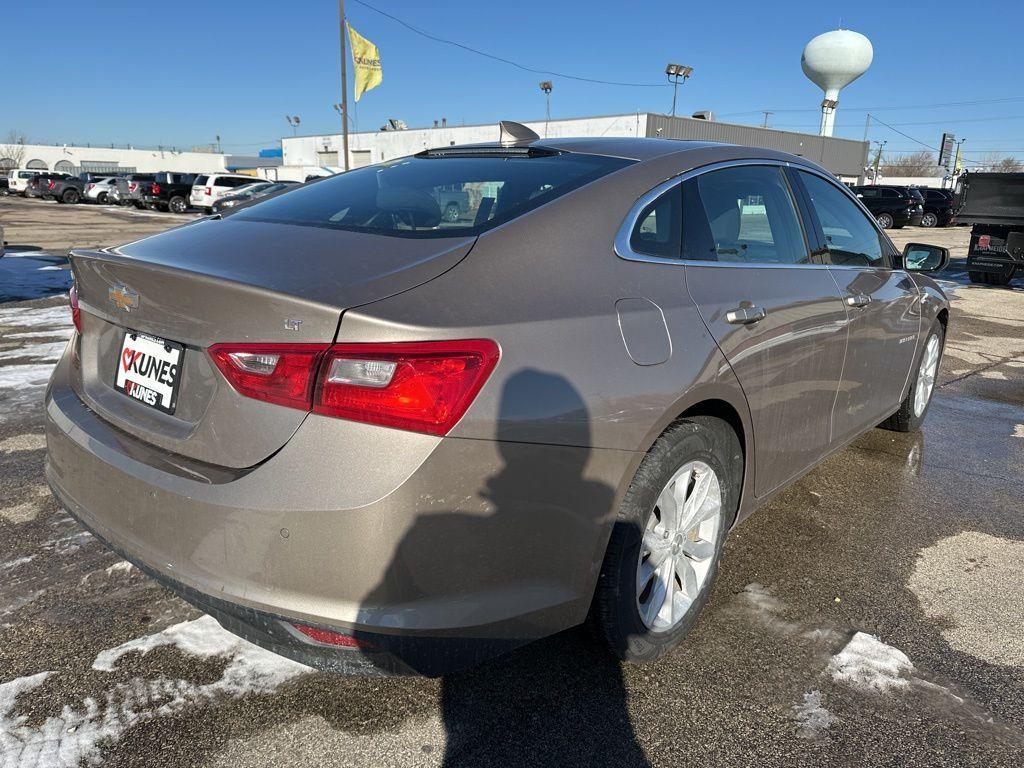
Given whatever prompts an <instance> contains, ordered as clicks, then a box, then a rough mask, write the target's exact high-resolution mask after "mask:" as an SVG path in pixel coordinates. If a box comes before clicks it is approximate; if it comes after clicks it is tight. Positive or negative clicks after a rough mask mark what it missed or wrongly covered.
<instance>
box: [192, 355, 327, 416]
mask: <svg viewBox="0 0 1024 768" xmlns="http://www.w3.org/2000/svg"><path fill="white" fill-rule="evenodd" d="M327 346H328V345H327V344H215V345H214V346H212V347H210V357H211V358H213V362H214V363H216V364H217V367H218V368H220V371H221V373H223V374H224V378H226V379H227V380H228V383H229V384H231V386H232V387H234V388H235V389H236V390H238V392H240V393H241V394H243V395H245V396H246V397H252V398H255V399H256V400H266V401H267V402H268V403H275V404H277V405H285V406H288V407H289V408H301V409H303V410H306V411H308V410H309V409H310V407H311V404H312V402H313V384H314V383H315V382H316V371H317V367H318V364H319V362H320V357H321V355H322V354H323V352H324V350H325V349H327Z"/></svg>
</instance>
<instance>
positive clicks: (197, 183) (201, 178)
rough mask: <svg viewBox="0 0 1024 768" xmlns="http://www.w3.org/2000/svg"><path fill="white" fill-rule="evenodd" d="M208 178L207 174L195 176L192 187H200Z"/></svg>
mask: <svg viewBox="0 0 1024 768" xmlns="http://www.w3.org/2000/svg"><path fill="white" fill-rule="evenodd" d="M209 178H210V177H209V176H196V180H195V181H194V182H192V186H194V187H201V186H203V185H204V184H206V181H207V179H209Z"/></svg>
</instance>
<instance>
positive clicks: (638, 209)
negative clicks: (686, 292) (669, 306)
mask: <svg viewBox="0 0 1024 768" xmlns="http://www.w3.org/2000/svg"><path fill="white" fill-rule="evenodd" d="M752 165H761V166H770V167H774V168H779V169H782V171H783V173H782V176H783V180H784V182H785V183H786V184H787V186H789V193H790V197H791V198H792V200H793V206H794V208H795V209H796V214H797V218H798V219H800V220H801V221H800V227H801V229H803V230H804V241H805V245H806V246H807V249H808V254H809V255H810V257H811V259H812V261H811V262H810V263H807V264H796V263H791V262H768V263H764V264H760V263H757V264H754V263H749V262H740V261H710V260H706V259H704V260H702V259H687V258H678V259H676V258H670V257H666V256H648V255H647V254H643V253H637V252H636V251H634V250H633V249H632V247H631V246H630V240H631V239H632V233H633V228H634V227H635V226H636V225H637V223H638V220H639V218H640V214H641V213H643V211H644V209H645V208H646V207H647V206H648V205H650V204H651V203H652V202H654V200H656V199H657V198H659V197H661V195H663V194H665V193H666V192H668V191H669V190H671V189H672V188H673V187H676V186H681V185H682V184H683V183H684V182H686V181H689V180H690V179H695V178H697V177H698V176H702V175H704V174H705V173H713V172H714V171H720V170H724V169H726V168H737V167H741V166H752ZM790 167H792V168H798V169H801V170H808V171H812V172H815V173H817V171H814V169H813V168H808V167H807V166H804V165H801V164H800V163H792V162H790V161H788V160H775V159H770V158H764V159H762V158H744V159H742V160H723V161H720V162H717V163H709V164H708V165H702V166H699V167H697V168H691V169H690V170H688V171H684V172H683V173H680V174H678V175H677V176H673V177H672V178H671V179H667V180H666V181H663V182H662V183H661V184H659V185H658V186H656V187H653V188H652V189H649V190H648V191H647V192H645V193H644V194H642V195H641V196H640V197H638V198H637V200H636V202H635V203H633V206H632V207H631V208H630V209H629V213H627V214H626V218H625V219H624V220H623V222H622V225H621V226H620V227H619V230H618V232H617V233H616V235H615V241H614V244H613V246H612V250H613V251H614V252H615V255H616V256H618V257H619V258H620V259H623V260H625V261H638V262H642V263H648V264H674V265H676V266H691V267H722V268H726V269H828V268H829V267H831V266H832V265H830V264H825V263H822V262H820V261H814V260H813V259H814V258H815V254H814V252H813V251H812V250H811V246H812V242H811V238H810V234H809V233H808V232H807V231H806V228H805V223H804V222H803V220H802V219H803V216H802V212H801V209H800V201H799V199H798V195H797V193H796V190H794V189H793V187H792V184H790V183H789V179H788V176H787V174H786V173H785V169H786V168H790ZM818 175H819V176H820V175H822V174H820V173H818ZM683 227H684V230H685V227H686V222H685V221H684V222H683ZM683 236H684V237H685V232H684V235H683ZM681 252H683V253H685V249H682V251H681Z"/></svg>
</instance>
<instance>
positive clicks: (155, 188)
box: [153, 181, 160, 195]
mask: <svg viewBox="0 0 1024 768" xmlns="http://www.w3.org/2000/svg"><path fill="white" fill-rule="evenodd" d="M153 194H154V195H159V194H160V185H159V184H157V183H156V182H155V181H154V182H153Z"/></svg>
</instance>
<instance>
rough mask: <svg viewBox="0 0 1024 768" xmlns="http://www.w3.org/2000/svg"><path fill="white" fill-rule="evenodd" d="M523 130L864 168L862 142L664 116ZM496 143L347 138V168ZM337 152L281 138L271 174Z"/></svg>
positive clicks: (423, 133)
mask: <svg viewBox="0 0 1024 768" xmlns="http://www.w3.org/2000/svg"><path fill="white" fill-rule="evenodd" d="M525 125H527V126H528V127H529V128H531V129H532V130H534V131H536V132H537V134H539V135H540V136H541V138H560V137H570V136H571V137H576V138H579V137H596V136H620V137H621V136H648V137H654V136H660V137H662V138H672V139H699V140H703V141H721V142H726V143H733V144H746V145H749V146H758V147H766V148H770V149H778V150H782V151H784V152H791V153H793V154H797V155H802V156H804V157H808V158H810V159H811V160H814V161H816V162H818V163H821V164H822V165H824V166H825V167H826V168H828V169H829V170H830V171H832V172H833V173H835V174H836V175H837V176H840V177H841V178H844V179H851V180H852V179H856V178H858V177H859V176H861V175H862V174H863V172H864V166H865V164H866V163H867V152H868V145H867V143H866V142H863V141H853V140H850V139H839V138H834V137H830V136H818V135H816V134H808V133H795V132H793V131H780V130H775V129H773V128H760V127H756V126H749V125H737V124H733V123H722V122H717V121H711V120H700V119H694V118H689V117H669V116H667V115H658V114H653V113H650V112H636V113H632V114H624V115H606V116H603V117H580V118H569V119H565V120H551V121H544V120H534V121H530V122H527V123H525ZM497 139H498V126H497V123H486V124H483V125H460V126H452V125H448V126H438V127H436V128H415V129H409V130H388V131H366V132H360V133H350V134H349V165H350V167H352V168H360V167H362V166H364V165H371V164H373V163H379V162H382V161H384V160H390V159H392V158H395V157H404V156H406V155H412V154H415V153H417V152H420V151H422V150H424V149H428V148H436V147H444V146H449V145H452V144H473V143H479V142H493V141H497ZM341 147H342V141H341V134H328V135H320V136H286V137H284V138H282V139H281V148H282V150H283V160H284V163H283V165H282V166H281V167H280V168H278V169H277V173H278V175H279V177H280V178H283V179H284V178H289V179H296V180H302V179H304V178H305V175H306V174H309V173H315V172H316V171H317V170H318V169H321V168H328V169H337V168H338V167H339V166H341V165H343V163H341V162H339V157H340V153H341Z"/></svg>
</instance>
